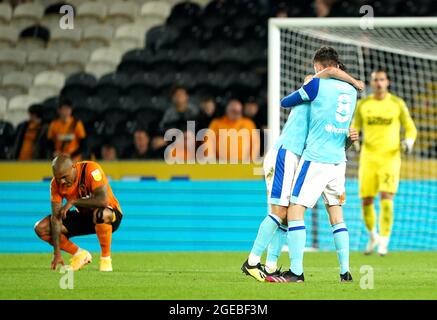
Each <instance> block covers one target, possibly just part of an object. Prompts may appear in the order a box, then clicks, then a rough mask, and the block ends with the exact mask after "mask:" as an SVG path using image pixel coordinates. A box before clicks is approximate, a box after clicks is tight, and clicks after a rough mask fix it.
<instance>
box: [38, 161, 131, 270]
mask: <svg viewBox="0 0 437 320" xmlns="http://www.w3.org/2000/svg"><path fill="white" fill-rule="evenodd" d="M52 170H53V179H52V181H51V184H50V197H51V204H52V214H51V215H49V216H47V217H45V218H44V219H42V220H40V221H38V222H37V223H36V224H35V232H36V234H37V235H38V236H39V237H40V238H41V239H42V240H44V241H47V242H48V243H50V244H51V245H52V246H53V248H54V253H53V260H52V264H51V267H52V269H54V270H55V269H56V268H57V265H58V264H61V265H63V264H64V261H63V258H62V255H61V249H62V250H64V251H65V252H68V253H69V254H71V255H72V259H71V268H72V269H73V270H74V271H76V270H79V269H81V268H82V267H83V266H85V265H86V264H88V263H90V262H91V260H92V257H91V254H90V253H89V252H88V251H87V250H84V249H81V248H79V247H78V246H77V245H76V244H74V243H73V242H71V241H70V238H72V237H75V236H83V235H87V234H94V233H95V234H97V238H98V239H99V242H100V247H101V258H100V271H112V261H111V241H112V233H113V232H115V231H116V230H117V229H118V227H119V226H120V223H121V220H122V217H123V215H122V212H121V208H120V205H119V203H118V201H117V199H116V198H115V196H114V194H113V192H112V189H111V187H110V185H109V183H108V180H107V178H106V176H105V174H104V172H103V170H102V168H101V167H100V166H99V165H98V164H97V163H95V162H93V161H81V162H77V163H73V161H72V160H71V159H70V158H69V157H68V156H65V155H59V156H58V157H56V158H55V159H54V160H53V162H52ZM64 199H65V200H66V202H65V203H64V204H63V200H64Z"/></svg>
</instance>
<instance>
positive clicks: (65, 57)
mask: <svg viewBox="0 0 437 320" xmlns="http://www.w3.org/2000/svg"><path fill="white" fill-rule="evenodd" d="M88 59H89V52H88V50H86V49H72V50H67V51H65V52H63V53H61V55H60V56H59V60H58V64H57V66H56V70H58V71H60V72H62V73H63V74H65V75H66V76H69V75H71V74H73V73H76V72H79V71H83V70H84V69H85V65H86V63H87V62H88Z"/></svg>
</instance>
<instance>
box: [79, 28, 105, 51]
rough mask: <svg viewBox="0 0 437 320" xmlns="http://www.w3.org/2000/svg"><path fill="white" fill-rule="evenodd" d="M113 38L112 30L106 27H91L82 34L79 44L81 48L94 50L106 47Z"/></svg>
mask: <svg viewBox="0 0 437 320" xmlns="http://www.w3.org/2000/svg"><path fill="white" fill-rule="evenodd" d="M112 36H113V28H112V27H111V26H106V25H93V26H89V27H87V28H86V29H85V30H84V32H83V37H82V40H81V42H80V47H81V48H87V49H88V50H91V51H93V50H96V49H98V48H100V47H108V46H109V44H110V42H111V39H112Z"/></svg>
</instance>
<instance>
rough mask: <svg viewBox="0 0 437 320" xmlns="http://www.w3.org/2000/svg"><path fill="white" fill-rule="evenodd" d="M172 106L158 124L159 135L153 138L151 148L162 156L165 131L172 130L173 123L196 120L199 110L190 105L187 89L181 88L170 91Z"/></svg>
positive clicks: (165, 143)
mask: <svg viewBox="0 0 437 320" xmlns="http://www.w3.org/2000/svg"><path fill="white" fill-rule="evenodd" d="M170 94H171V100H172V106H171V107H170V108H168V109H167V111H166V112H165V113H164V116H163V117H162V120H161V122H160V123H159V129H160V135H159V136H155V137H153V140H152V148H153V150H154V152H156V153H157V154H158V153H159V154H162V157H163V155H164V154H163V151H164V149H165V147H166V146H167V142H166V141H165V140H164V134H165V131H166V130H168V129H171V128H172V125H173V124H174V123H181V122H184V123H186V122H187V121H190V120H196V118H197V115H198V114H199V109H198V108H197V107H196V106H195V105H193V104H192V103H190V97H189V95H188V92H187V89H186V88H185V87H183V86H179V85H177V86H174V87H173V88H172V90H171V93H170Z"/></svg>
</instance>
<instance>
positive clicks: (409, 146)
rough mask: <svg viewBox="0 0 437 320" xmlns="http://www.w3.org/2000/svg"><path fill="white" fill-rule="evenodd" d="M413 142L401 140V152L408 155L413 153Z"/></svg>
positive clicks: (407, 139) (411, 140) (408, 139)
mask: <svg viewBox="0 0 437 320" xmlns="http://www.w3.org/2000/svg"><path fill="white" fill-rule="evenodd" d="M413 145H414V140H413V139H410V138H406V139H404V140H402V143H401V147H402V151H403V152H405V153H407V154H410V153H411V152H412V151H413Z"/></svg>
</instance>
